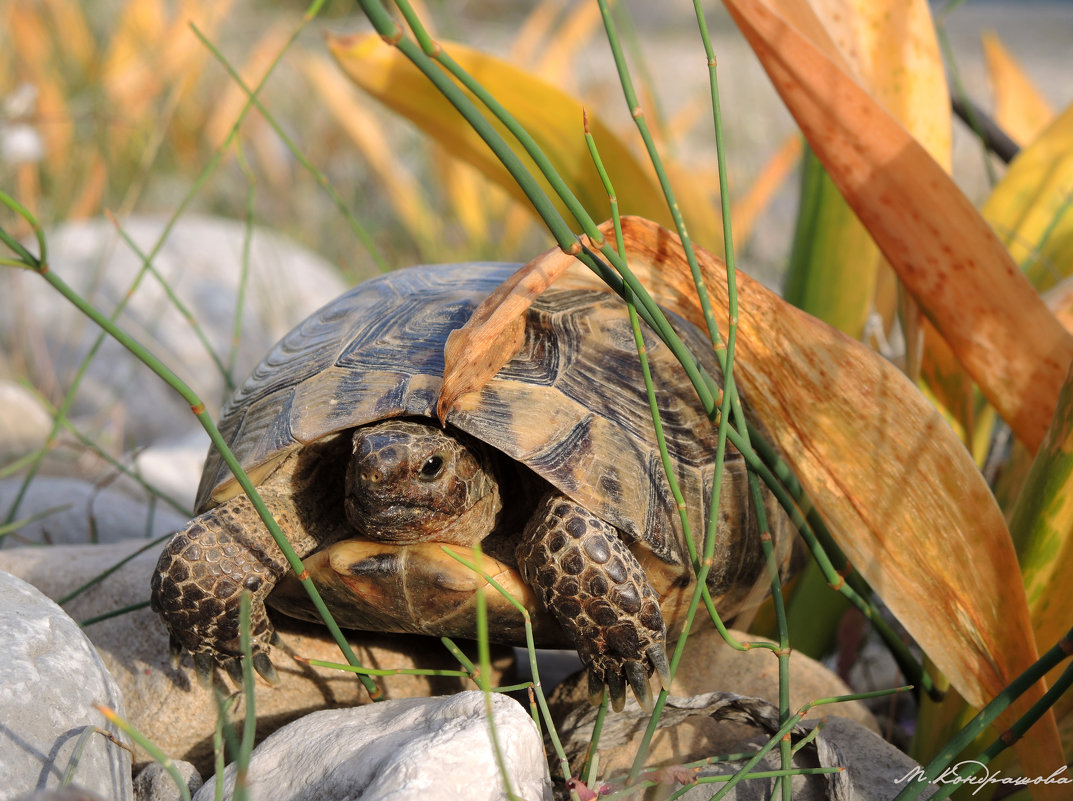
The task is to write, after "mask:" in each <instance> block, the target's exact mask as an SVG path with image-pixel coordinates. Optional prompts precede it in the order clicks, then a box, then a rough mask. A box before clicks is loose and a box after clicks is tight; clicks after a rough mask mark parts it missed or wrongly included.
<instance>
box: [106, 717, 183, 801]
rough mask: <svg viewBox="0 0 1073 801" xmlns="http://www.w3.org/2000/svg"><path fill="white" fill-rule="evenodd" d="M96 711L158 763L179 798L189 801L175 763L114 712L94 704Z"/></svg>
mask: <svg viewBox="0 0 1073 801" xmlns="http://www.w3.org/2000/svg"><path fill="white" fill-rule="evenodd" d="M94 707H96V709H97V711H98V712H100V713H101V714H102V715H104V717H105V719H106V720H107V721H108V722H109V723H112V724H114V725H115V726H117V727H118V728H119V729H120V730H121V731H122V732H123V733H124V734H126V735H127V736H128V737H130V739H132V740H133V741H134V742H135V743H136V744H137V745H138V746H139V747H140V748H141V749H142V750H144V751H145V753H147V754H149V756H151V757H152V758H153V759H154V760H155V761H156V762H159V763H160V765H161V767H163V768H164V770H166V771H167V773H168V775H169V776H170V777H171V780H172V781H173V782H175V786H176V787H177V788H179V796H180V797H181V798H182V799H183V801H190V788H188V787H187V786H186V782H184V781H183V777H182V776H181V775H180V774H179V768H178V767H176V765H175V763H174V762H172V761H171V757H169V756H168V755H167V754H165V753H164V751H163V750H162V749H161V748H160V747H159V746H158V745H157V744H156V743H154V742H153V741H152V740H150V739H149V738H148V737H146V736H145V735H144V734H142V733H141V732H140V731H138V730H137V729H136V728H134V727H133V726H131V725H130V723H128V722H127V721H126V720H124V719H123V718H121V717H120V716H119V715H117V714H116V713H115V711H114V710H112V709H109V708H108V707H106V706H102V705H101V704H94Z"/></svg>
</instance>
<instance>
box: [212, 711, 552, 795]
mask: <svg viewBox="0 0 1073 801" xmlns="http://www.w3.org/2000/svg"><path fill="white" fill-rule="evenodd" d="M492 718H493V720H494V721H495V730H496V737H497V741H498V743H499V747H500V749H501V751H502V755H503V763H504V764H505V765H507V766H509V767H508V770H509V774H510V775H509V781H510V784H511V789H512V790H513V792H514V793H516V794H517V795H518V796H519V797H521V798H524V799H527V801H537V799H550V798H551V784H550V780H549V779H548V777H547V767H546V764H545V761H544V754H543V748H542V746H541V742H540V735H539V734H538V733H537V729H536V726H535V725H534V724H533V721H532V719H531V718H530V717H529V716H528V715H527V714H526V712H525V711H524V710H523V709H522V708H521V706H519V705H518V704H517V703H516V702H515V701H513V700H511V699H509V698H507V697H505V696H502V695H492ZM248 776H249V790H250V795H251V796H252V797H254V798H256V799H258V801H284V800H285V799H287V800H288V801H290V800H291V799H294V800H295V801H297V799H325V800H327V799H332V800H333V801H344V799H361V800H362V801H387V800H388V799H399V800H400V801H401V800H402V799H412V798H421V799H424V800H425V801H436V800H437V799H443V800H444V801H455V799H459V798H465V799H467V801H481V799H489V801H492V799H495V800H496V801H498V800H499V799H501V798H503V797H504V795H505V793H504V789H503V784H502V779H501V776H500V771H499V768H498V766H497V763H496V759H495V755H494V750H493V747H492V741H491V740H490V738H489V727H488V719H487V717H486V714H485V699H484V695H483V694H482V693H480V692H476V691H471V692H465V693H459V694H458V695H454V696H451V697H449V698H442V699H431V698H429V699H409V700H401V701H385V702H384V703H382V704H374V705H371V706H365V707H360V708H358V709H339V710H330V711H324V712H316V713H313V714H312V715H308V716H306V717H304V718H302V719H301V720H298V721H295V722H294V723H292V724H290V725H289V726H287V727H285V728H283V729H280V730H279V731H277V732H276V733H275V734H273V735H272V736H271V737H269V738H268V739H267V740H265V741H264V742H263V743H261V745H259V746H258V747H257V748H256V749H254V752H253V755H252V757H251V759H250V765H249V774H248ZM234 777H235V766H234V765H229V766H228V768H227V771H226V773H225V778H224V781H225V782H226V786H225V792H224V798H225V799H230V798H231V792H232V790H233V786H234ZM214 792H215V779H212V780H210V781H209V782H208V783H206V785H205V786H204V787H202V788H201V790H200V791H199V792H198V794H197V795H196V796H195V797H194V801H210V800H211V799H212V798H213V793H214Z"/></svg>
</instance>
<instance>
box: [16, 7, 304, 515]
mask: <svg viewBox="0 0 1073 801" xmlns="http://www.w3.org/2000/svg"><path fill="white" fill-rule="evenodd" d="M323 5H324V0H316V2H314V3H313V4H311V5H310V8H309V10H308V11H307V12H306V15H305V17H304V18H303V20H302V23H301V24H300V25H298V26H297V27H296V28H295V30H294V32H293V33H292V34H291V36H290V37H289V38H288V39H287V41H286V42H285V43H284V44H283V46H282V47H281V48H280V50H279V52H278V53H276V55H275V57H274V58H273V59H272V61H271V62H270V64H269V66H268V69H266V70H265V74H264V76H263V77H262V78H261V80H260V81H259V82H258V84H257V86H256V87H255V88H254V90H253V96H254V97H256V96H257V95H258V94H259V93H260V91H261V89H262V88H263V87H264V85H265V84H266V83H267V82H268V78H269V76H271V75H272V73H273V72H274V71H275V68H276V66H277V65H278V64H279V62H280V60H281V59H282V58H283V54H284V53H285V52H287V50H288V49H289V48H290V46H291V44H293V43H294V41H295V40H296V39H297V38H298V35H299V34H300V33H301V32H302V30H303V29H304V28H305V26H306V25H307V24H308V23H309V21H310V20H312V19H313V18H314V17H315V16H316V14H317V13H318V12H319V9H320V8H321V7H322V6H323ZM252 107H253V106H252V104H251V103H250V102H246V103H245V104H244V105H243V106H242V109H241V110H240V111H239V114H238V118H237V119H236V120H235V123H234V124H233V125H232V126H231V130H230V131H228V134H227V136H226V137H225V139H224V141H223V142H222V143H221V144H220V146H219V147H218V148H217V149H216V150H215V152H214V153H213V154H212V157H211V158H210V159H209V161H208V163H207V164H206V165H205V167H204V168H203V169H202V170H201V173H200V174H199V175H198V176H197V178H195V179H194V182H193V184H192V185H191V187H190V189H189V191H187V193H186V195H185V196H184V197H183V199H182V200H181V201H180V202H179V205H178V206H177V207H176V208H175V210H174V211H173V212H172V214H171V216H170V217H169V218H168V220H167V222H166V223H165V224H164V228H163V230H162V231H161V233H160V236H159V237H158V238H157V241H156V243H155V244H154V245H153V247H152V248H151V249H150V251H149V254H148V255H149V261H152V259H154V258H156V256H157V254H158V253H159V252H160V249H161V248H162V247H163V246H164V243H165V242H166V241H167V238H168V237H169V236H170V235H171V231H172V229H173V228H174V226H175V223H176V222H177V221H178V220H179V217H181V216H182V214H183V213H184V212H185V211H186V209H187V207H188V206H189V205H190V203H191V202H192V201H193V199H194V197H196V196H197V194H198V192H200V191H201V187H202V186H204V185H205V183H206V182H207V181H208V179H209V176H211V175H212V173H213V172H215V170H216V167H217V166H218V165H219V163H220V161H221V160H222V159H223V156H224V154H225V153H226V152H227V150H228V148H230V147H231V143H232V142H233V141H234V140H235V137H237V135H238V131H239V128H240V127H241V126H242V123H243V122H244V121H245V119H246V115H247V114H248V113H249V111H250V109H251V108H252ZM0 194H2V193H0ZM0 202H2V203H3V204H4V205H6V206H8V208H10V209H11V210H12V211H14V212H15V213H16V214H18V215H19V216H21V217H23V218H24V219H31V218H32V215H30V213H29V212H28V211H27V210H26V209H25V208H23V207H22V205H21V204H19V203H18V202H17V201H15V200H14V199H13V198H11V197H9V196H7V195H6V194H2V196H0ZM33 231H34V236H35V237H36V239H37V245H38V253H39V254H40V260H41V261H43V262H47V261H48V258H47V251H46V247H45V237H44V232H43V231H42V230H41V228H40V226H36V225H35V226H34V228H33ZM0 239H2V241H3V242H4V243H5V244H7V245H8V247H10V248H11V249H12V250H14V251H15V253H16V254H17V255H18V257H19V258H18V260H16V261H11V260H7V259H0V264H9V265H12V266H19V267H23V266H27V265H30V264H31V263H32V262H33V261H34V257H33V256H32V255H31V254H30V253H29V251H27V250H26V249H25V248H23V246H22V245H21V244H19V243H18V242H16V241H15V240H14V237H12V236H10V235H9V234H7V232H3V233H2V234H0ZM31 269H32V268H31ZM147 269H148V263H147V262H143V264H142V267H141V269H140V270H139V271H138V274H137V275H136V276H135V277H134V280H133V281H132V282H131V285H130V287H129V288H128V289H127V292H126V293H125V294H124V296H123V299H122V300H121V301H120V303H119V304H118V305H117V306H116V308H115V310H114V311H113V312H112V319H113V321H114V320H115V319H118V317H119V314H120V313H121V312H122V310H123V309H124V308H125V307H126V305H127V303H128V302H129V301H130V299H131V297H133V294H134V292H135V291H136V289H137V287H138V286H139V285H140V284H141V281H142V279H143V277H144V275H145V271H146V270H147ZM106 339H107V335H106V334H105V333H103V332H102V333H101V334H100V335H99V336H98V337H97V338H96V339H95V340H94V342H93V344H92V345H91V346H90V348H89V350H88V351H87V353H86V355H85V357H84V358H83V359H82V363H81V364H80V365H79V367H78V370H76V372H75V374H74V376H73V377H72V379H71V382H70V386H69V387H68V390H67V394H66V395H65V396H64V399H63V401H62V402H61V404H60V409H59V412H58V417H57V418H56V419H55V420H54V421H53V426H52V429H51V431H50V432H49V434H48V436H47V437H46V444H51V443H52V442H53V441H55V439H56V436H57V434H58V433H59V429H60V426H61V422H60V421H61V420H63V419H66V417H67V413H68V411H69V410H70V408H71V406H72V405H73V403H74V399H75V397H76V396H77V394H78V389H79V387H80V386H81V384H82V379H83V378H84V376H85V374H86V371H87V370H88V369H89V365H90V363H91V362H92V361H93V359H94V358H95V357H96V355H97V352H98V351H99V350H100V348H101V345H103V344H104V342H105V340H106ZM45 453H47V448H44V449H42V450H41V452H40V458H38V459H37V460H36V461H34V462H33V463H32V464H31V465H30V468H29V469H28V470H27V473H26V475H25V476H24V478H23V482H22V484H21V486H20V487H19V491H18V492H17V493H16V495H15V499H14V501H13V502H12V505H11V507H10V509H9V511H8V514H7V516H6V518H5V522H10V521H11V520H12V519H14V517H15V515H16V514H17V513H18V509H19V506H20V505H21V504H22V501H23V499H24V498H25V495H26V491H27V490H28V488H29V486H30V484H31V483H32V482H33V480H34V477H35V476H36V475H37V471H38V470H39V469H40V466H41V459H43V458H44V454H45Z"/></svg>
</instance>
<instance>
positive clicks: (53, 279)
mask: <svg viewBox="0 0 1073 801" xmlns="http://www.w3.org/2000/svg"><path fill="white" fill-rule="evenodd" d="M10 200H11V199H10V198H9V197H8V196H7V195H6V194H5V193H3V192H0V202H4V203H6V204H7V205H9V207H11V204H10V203H9V202H8V201H10ZM26 214H27V215H28V216H27V217H26V221H27V222H28V223H29V224H30V225H31V227H33V228H34V229H35V230H36V229H38V228H39V224H38V222H37V220H36V219H34V217H33V216H32V215H30V214H29V212H26ZM47 253H48V251H47V248H46V249H45V250H43V251H42V253H41V257H40V258H37V257H34V256H32V255H31V256H30V259H31V261H29V262H27V263H26V266H27V267H28V268H30V269H32V270H34V271H35V272H36V273H37V274H38V275H40V276H41V277H42V278H44V279H45V280H46V281H47V282H48V283H49V284H50V285H51V286H52V287H53V289H55V290H56V291H57V292H59V293H60V294H61V295H62V296H63V297H64V298H65V299H67V301H68V302H70V303H71V304H72V305H74V306H75V307H76V308H77V309H78V310H79V311H81V312H82V313H83V314H85V315H86V316H87V317H89V318H90V319H91V320H93V322H95V323H96V324H97V325H99V326H100V327H101V328H102V329H103V330H104V332H105V333H106V334H108V335H109V336H111V337H112V338H113V339H115V340H116V341H117V342H119V344H120V345H122V346H123V347H124V348H126V349H127V350H128V351H130V352H131V353H132V354H133V355H134V356H135V357H136V358H137V359H139V360H140V361H141V362H142V363H143V364H145V365H146V366H147V367H148V368H149V369H150V370H152V371H153V372H154V373H156V374H157V376H159V377H160V378H161V379H163V380H164V382H165V383H167V384H168V386H170V387H171V388H172V389H173V390H174V391H175V392H177V393H178V394H179V395H180V396H181V397H182V398H183V400H185V401H186V402H187V403H188V404H189V405H190V409H191V411H192V412H193V413H194V416H195V417H197V419H198V422H200V423H201V426H202V427H203V428H204V429H205V431H206V433H207V434H208V435H209V439H210V440H211V441H212V443H213V445H215V446H216V448H217V450H218V451H219V452H220V455H221V456H222V457H223V460H224V462H225V463H226V464H227V466H228V467H229V468H230V469H231V472H232V474H233V475H234V476H235V479H236V480H237V481H238V483H239V485H240V486H241V487H242V489H243V491H244V492H245V493H246V495H247V496H248V497H249V499H250V502H251V503H252V504H253V506H254V508H255V509H256V510H257V513H258V515H259V516H260V518H261V520H262V521H263V522H264V524H265V526H266V527H267V529H268V531H269V532H270V533H271V534H272V538H273V539H274V540H275V541H276V544H277V545H279V547H280V550H281V551H282V552H283V555H284V556H285V557H286V559H287V562H288V564H290V566H291V569H292V570H294V573H295V575H296V576H298V577H299V578H300V580H301V582H302V586H303V587H304V588H305V590H306V593H307V594H308V595H309V598H310V600H311V601H312V602H313V605H314V606H315V607H316V609H317V611H318V612H319V613H320V615H321V617H322V618H323V620H324V622H325V624H326V625H327V626H328V630H329V631H331V633H332V636H333V637H334V638H335V641H336V643H337V644H338V645H339V648H340V649H341V650H342V651H343V654H344V655H345V656H346V659H347V662H349V663H350V664H354V665H356V664H359V662H358V660H357V657H356V656H355V655H354V652H353V651H352V650H351V648H350V644H349V643H348V642H347V641H346V638H345V637H343V633H342V632H341V631H340V629H339V626H338V625H337V624H336V623H335V620H334V619H332V616H331V613H330V612H329V611H328V608H327V607H326V606H325V605H324V601H323V600H322V599H321V597H320V593H319V592H317V588H316V587H315V586H314V585H313V582H312V581H311V580H310V579H309V577H308V575H305V576H304V577H303V573H304V567H303V566H302V560H301V559H299V558H298V555H297V554H296V553H295V552H294V549H293V548H292V547H291V545H290V543H289V542H288V541H287V538H286V537H285V536H284V535H283V532H282V531H281V530H280V528H279V526H278V525H277V524H276V521H275V519H274V518H273V517H272V514H271V512H269V510H268V507H267V506H265V504H264V501H263V500H262V499H261V496H260V495H259V494H258V492H257V489H256V487H254V485H253V482H251V481H250V479H249V476H247V475H246V472H245V471H244V470H243V469H242V465H241V464H239V462H238V460H237V459H236V458H235V455H234V453H232V451H231V448H230V447H229V446H228V444H227V442H226V441H225V440H224V438H223V437H222V436H221V434H220V431H219V429H217V428H216V425H215V423H213V421H212V418H211V417H210V416H209V415H208V413H207V412H206V411H205V405H204V404H203V403H202V402H201V399H200V398H199V397H198V395H197V393H195V392H194V391H193V390H192V389H191V388H190V387H189V386H188V385H187V384H186V383H185V382H184V381H183V380H182V379H180V378H179V377H178V376H177V375H176V374H175V373H174V372H173V371H172V370H171V368H169V367H168V366H167V365H166V364H164V363H163V362H161V361H160V360H159V359H157V358H156V357H155V356H154V355H153V354H152V353H150V352H149V351H148V350H146V348H145V347H144V346H143V345H142V344H141V343H140V342H138V341H136V340H135V339H134V338H133V337H131V336H130V335H129V334H128V333H127V332H126V331H124V330H123V329H122V328H120V327H119V326H118V325H116V324H115V322H114V321H113V320H111V319H109V318H108V317H105V315H104V314H102V313H101V312H100V311H99V310H98V309H96V308H95V307H94V306H93V305H92V304H90V303H89V302H87V301H86V300H85V299H84V298H83V297H82V296H81V295H79V294H78V293H77V292H75V291H74V290H73V289H72V288H71V287H70V286H69V285H68V284H67V283H66V282H65V281H64V280H63V279H62V278H60V277H59V276H58V275H56V274H55V273H53V272H51V271H50V270H49V265H48V261H47ZM362 683H363V684H364V685H365V687H366V689H367V690H368V691H369V694H370V696H371V697H373V698H379V697H380V691H379V688H377V686H376V684H375V683H374V682H373V681H372V680H371V679H369V678H368V677H362Z"/></svg>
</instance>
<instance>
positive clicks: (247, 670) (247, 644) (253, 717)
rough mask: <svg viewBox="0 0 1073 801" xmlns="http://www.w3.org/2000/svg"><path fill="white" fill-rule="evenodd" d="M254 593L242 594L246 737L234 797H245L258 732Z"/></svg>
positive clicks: (240, 749) (240, 627)
mask: <svg viewBox="0 0 1073 801" xmlns="http://www.w3.org/2000/svg"><path fill="white" fill-rule="evenodd" d="M250 598H251V596H250V593H249V591H248V590H243V592H242V595H240V596H239V606H238V609H239V612H238V636H239V649H240V650H241V651H242V694H243V697H244V699H245V701H246V716H245V718H244V720H243V721H242V738H241V739H240V740H239V745H238V753H237V754H236V755H235V786H234V788H233V789H232V798H233V799H235V801H245V799H246V798H247V796H248V795H249V793H248V792H247V789H246V785H247V784H248V782H247V780H246V776H247V773H248V771H249V767H250V754H252V753H253V742H254V739H255V738H256V736H257V703H256V695H257V693H256V685H255V684H254V680H253V642H252V638H251V636H250Z"/></svg>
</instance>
